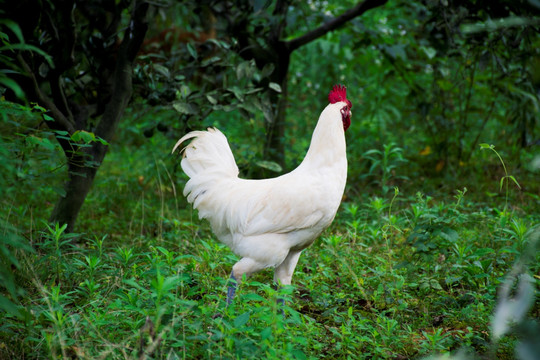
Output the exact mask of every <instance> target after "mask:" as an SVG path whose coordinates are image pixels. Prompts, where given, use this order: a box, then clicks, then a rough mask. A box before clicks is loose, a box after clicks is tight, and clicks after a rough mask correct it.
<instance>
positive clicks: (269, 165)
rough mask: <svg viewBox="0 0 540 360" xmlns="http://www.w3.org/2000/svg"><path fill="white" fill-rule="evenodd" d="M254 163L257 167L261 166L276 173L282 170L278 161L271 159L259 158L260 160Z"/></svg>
mask: <svg viewBox="0 0 540 360" xmlns="http://www.w3.org/2000/svg"><path fill="white" fill-rule="evenodd" d="M255 165H256V166H258V167H262V168H263V169H268V170H270V171H273V172H277V173H279V172H281V171H283V169H282V168H281V166H280V165H279V164H278V163H276V162H273V161H267V160H260V161H256V162H255Z"/></svg>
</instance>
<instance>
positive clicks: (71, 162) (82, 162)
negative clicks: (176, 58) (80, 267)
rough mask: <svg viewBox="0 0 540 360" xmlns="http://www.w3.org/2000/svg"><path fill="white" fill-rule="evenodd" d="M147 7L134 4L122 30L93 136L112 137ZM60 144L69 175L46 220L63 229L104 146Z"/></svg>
mask: <svg viewBox="0 0 540 360" xmlns="http://www.w3.org/2000/svg"><path fill="white" fill-rule="evenodd" d="M148 7H149V5H148V3H146V2H143V3H139V4H137V5H135V10H134V13H133V16H132V21H131V26H130V28H128V29H127V30H126V32H125V34H124V40H123V41H122V44H121V45H120V47H119V48H118V55H117V58H116V64H115V68H114V69H115V70H114V74H113V75H112V79H111V82H110V83H111V84H112V92H111V97H110V101H109V102H108V103H107V105H106V107H105V111H104V113H103V115H102V116H101V118H100V121H99V123H98V125H97V127H96V130H95V131H94V133H95V135H96V136H97V137H100V138H101V139H103V140H105V141H107V142H110V141H111V140H112V138H113V136H114V134H115V132H116V129H117V127H118V124H119V123H120V120H121V118H122V115H123V112H124V109H125V108H126V106H127V105H128V103H129V99H130V98H131V92H132V72H133V61H134V60H135V57H136V55H137V52H138V51H139V49H140V47H141V44H142V41H143V39H144V37H145V35H146V31H147V29H148V21H147V19H146V16H147V12H148ZM61 144H62V142H61ZM63 148H64V152H65V154H66V157H67V158H68V171H69V177H68V181H67V182H66V184H65V186H64V189H65V195H64V196H62V197H60V199H59V200H58V202H57V203H56V205H55V207H54V209H53V212H52V214H51V217H50V219H49V221H50V222H58V223H59V224H67V230H66V231H68V232H71V231H73V229H74V228H75V221H76V220H77V217H78V215H79V212H80V210H81V207H82V205H83V203H84V200H85V199H86V196H87V195H88V192H89V191H90V188H91V187H92V184H93V182H94V178H95V176H96V173H97V170H98V168H99V166H100V165H101V163H102V162H103V159H104V158H105V154H106V153H107V149H108V146H107V145H104V144H102V143H100V142H97V141H95V142H93V143H92V146H91V147H89V148H82V149H78V151H75V152H74V153H73V150H72V149H71V146H63Z"/></svg>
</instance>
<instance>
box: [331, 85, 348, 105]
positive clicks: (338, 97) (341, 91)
mask: <svg viewBox="0 0 540 360" xmlns="http://www.w3.org/2000/svg"><path fill="white" fill-rule="evenodd" d="M328 101H329V102H330V104H335V103H337V102H340V101H347V88H346V87H345V86H343V85H334V87H333V88H332V91H330V94H328Z"/></svg>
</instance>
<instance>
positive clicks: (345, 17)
mask: <svg viewBox="0 0 540 360" xmlns="http://www.w3.org/2000/svg"><path fill="white" fill-rule="evenodd" d="M387 1H388V0H364V1H362V2H361V3H358V4H357V5H356V6H355V7H353V8H352V9H349V10H347V11H345V12H344V13H343V14H341V15H339V16H336V17H334V18H333V19H332V20H330V21H328V22H327V23H325V24H323V25H321V26H319V27H318V28H316V29H313V30H312V31H310V32H308V33H306V34H304V35H302V36H299V37H297V38H296V39H292V40H290V41H288V42H287V43H286V44H287V47H288V48H289V50H290V52H293V51H294V50H296V49H298V48H299V47H301V46H304V45H306V44H307V43H310V42H312V41H313V40H315V39H318V38H320V37H321V36H323V35H325V34H326V33H328V32H330V31H332V30H335V29H337V28H338V27H340V26H341V25H343V24H345V23H346V22H347V21H349V20H352V19H354V18H355V17H357V16H360V15H362V14H363V13H365V12H366V11H368V10H371V9H373V8H376V7H379V6H382V5H384V4H386V2H387Z"/></svg>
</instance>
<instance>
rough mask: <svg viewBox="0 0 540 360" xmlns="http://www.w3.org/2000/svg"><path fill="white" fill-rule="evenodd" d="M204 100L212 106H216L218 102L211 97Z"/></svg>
mask: <svg viewBox="0 0 540 360" xmlns="http://www.w3.org/2000/svg"><path fill="white" fill-rule="evenodd" d="M206 99H207V100H208V102H209V103H210V104H212V105H216V104H217V103H218V101H217V100H216V98H215V97H213V96H212V95H208V94H207V95H206Z"/></svg>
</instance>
